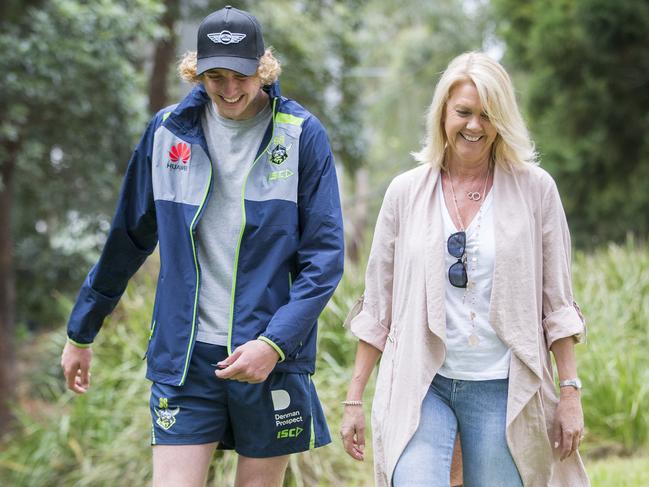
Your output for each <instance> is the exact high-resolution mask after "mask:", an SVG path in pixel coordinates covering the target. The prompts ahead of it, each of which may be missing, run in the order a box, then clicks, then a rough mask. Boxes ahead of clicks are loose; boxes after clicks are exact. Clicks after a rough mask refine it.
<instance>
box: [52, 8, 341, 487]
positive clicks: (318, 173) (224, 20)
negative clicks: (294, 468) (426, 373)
mask: <svg viewBox="0 0 649 487" xmlns="http://www.w3.org/2000/svg"><path fill="white" fill-rule="evenodd" d="M279 73H280V66H279V63H278V61H277V60H276V59H275V58H274V57H273V55H272V53H271V52H270V50H267V49H266V48H265V46H264V39H263V36H262V31H261V26H260V25H259V23H258V22H257V20H256V19H255V17H254V16H252V15H251V14H250V13H248V12H245V11H243V10H238V9H236V8H232V7H225V8H223V9H221V10H218V11H216V12H213V13H212V14H210V15H208V16H207V17H206V18H205V19H203V21H202V22H201V24H200V26H199V28H198V35H197V52H196V53H190V54H188V55H186V56H185V58H184V59H183V61H182V62H181V65H180V74H181V76H182V77H183V78H184V79H186V80H188V81H191V82H194V83H196V86H195V87H194V89H193V90H192V92H191V93H190V94H189V95H187V97H185V99H184V100H182V101H181V102H180V103H179V104H178V105H174V106H170V107H167V108H166V109H163V110H161V111H160V112H159V113H158V114H157V115H156V116H155V117H154V118H153V120H152V121H151V123H150V124H149V127H148V128H147V130H146V132H145V133H144V135H143V136H142V140H141V142H140V144H139V145H138V147H137V148H136V150H135V152H134V154H133V157H132V159H131V161H130V163H129V166H128V170H127V174H126V177H125V181H124V186H123V189H122V193H121V196H120V200H119V204H118V207H117V211H116V215H115V219H114V221H113V225H112V227H111V230H110V232H109V235H108V239H107V242H106V245H105V247H104V249H103V252H102V255H101V258H100V259H99V262H98V263H97V265H96V266H95V267H94V268H93V269H92V270H91V271H90V273H89V275H88V278H87V279H86V281H85V283H84V285H83V287H82V288H81V291H80V293H79V297H78V299H77V302H76V303H75V306H74V309H73V310H72V315H71V317H70V321H69V323H68V337H69V340H68V343H67V344H66V345H65V348H64V350H63V357H62V360H61V365H62V367H63V372H64V375H65V377H66V380H67V384H68V387H69V388H70V389H71V390H73V391H74V392H76V393H79V394H82V393H85V392H86V391H87V390H88V387H89V386H90V374H89V369H90V362H91V357H92V351H91V348H90V347H91V344H92V342H93V340H94V338H95V336H96V335H97V333H98V332H99V328H100V327H101V325H102V322H103V320H104V318H105V316H106V315H107V314H108V313H110V311H111V310H112V309H113V308H114V306H115V305H116V304H117V302H118V301H119V298H120V296H121V294H122V292H123V291H124V289H125V287H126V283H127V281H128V279H129V278H130V276H132V275H133V274H134V273H135V271H136V270H137V268H138V267H139V266H140V265H141V264H142V262H144V260H145V259H146V257H147V256H148V255H149V254H150V253H151V252H152V251H153V250H154V248H155V247H156V245H158V246H159V249H160V276H159V280H158V287H157V292H156V300H155V305H154V308H153V317H152V320H151V332H150V335H149V336H150V338H149V345H148V350H147V378H148V379H149V380H151V382H152V385H151V399H150V410H151V418H152V421H151V428H150V430H149V431H145V432H143V435H147V436H148V435H150V436H151V443H152V445H153V485H154V487H163V486H174V487H181V486H182V487H199V486H203V485H204V484H205V478H206V476H207V471H208V467H209V465H210V461H211V458H212V454H213V453H214V450H215V448H216V447H217V445H218V446H219V447H220V448H227V449H235V450H236V451H237V453H238V454H239V456H238V466H237V473H236V479H235V483H234V485H237V486H241V487H243V486H245V487H254V486H263V487H267V486H268V487H272V486H275V487H279V486H280V485H282V479H283V476H284V472H285V470H286V466H287V464H288V458H289V455H290V454H291V453H295V452H301V451H306V450H309V449H311V448H316V447H319V446H322V445H326V444H327V443H329V442H330V437H329V431H328V429H327V424H326V421H325V418H324V414H323V412H322V408H321V406H320V402H319V400H318V396H317V393H316V390H315V386H314V385H313V381H312V378H311V375H312V374H313V373H314V368H315V352H316V334H317V318H318V315H319V314H320V312H321V311H322V309H323V308H324V306H325V304H326V303H327V301H328V299H329V297H330V296H331V294H332V293H333V291H334V289H335V288H336V285H337V284H338V281H339V280H340V277H341V275H342V264H343V231H342V216H341V211H340V204H339V198H338V185H337V180H336V174H335V169H334V163H333V158H332V154H331V149H330V147H329V142H328V140H327V135H326V132H325V130H324V128H323V127H322V125H321V124H320V122H319V121H318V120H317V119H316V118H315V117H314V116H313V115H311V114H310V113H309V112H308V111H307V110H306V109H304V108H303V107H302V106H301V105H299V104H298V103H297V102H295V101H294V100H290V99H288V98H285V97H283V96H281V95H280V93H279V84H278V83H277V77H278V76H279Z"/></svg>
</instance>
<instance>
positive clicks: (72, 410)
mask: <svg viewBox="0 0 649 487" xmlns="http://www.w3.org/2000/svg"><path fill="white" fill-rule="evenodd" d="M230 3H231V4H233V5H234V6H237V7H240V8H244V9H248V10H250V11H252V12H253V13H254V14H255V15H256V16H257V17H258V18H259V20H260V21H261V24H262V25H263V26H264V32H265V37H266V42H267V44H270V45H272V46H273V47H274V48H275V52H276V55H277V57H278V58H279V59H280V60H281V61H282V63H283V66H284V72H283V74H282V77H281V83H282V92H283V94H285V95H286V96H289V97H292V98H295V99H297V100H299V101H300V102H301V103H303V104H304V105H305V106H306V107H307V108H309V109H310V110H311V111H312V112H314V113H315V114H316V115H317V116H318V117H319V118H320V119H321V120H322V121H323V122H324V124H325V126H326V127H327V129H328V131H329V136H330V139H331V142H332V145H333V147H334V151H335V154H336V160H337V164H338V166H339V167H338V169H339V175H340V179H341V185H342V193H343V204H344V211H345V219H346V231H347V241H348V245H347V248H348V263H347V270H346V273H345V277H344V279H343V282H342V283H341V285H340V287H339V289H338V290H337V292H336V295H335V296H334V298H333V299H332V301H331V302H330V304H329V306H328V308H327V309H326V311H325V313H324V314H323V316H322V319H321V323H320V342H319V350H320V356H319V363H318V373H317V374H316V376H315V382H316V384H317V386H318V389H319V392H320V394H321V396H322V398H323V402H324V405H325V408H326V411H325V412H326V413H327V417H328V418H329V419H330V426H331V429H332V431H334V432H335V431H337V429H338V421H339V417H340V408H339V401H340V399H341V398H342V397H343V395H344V393H345V392H344V391H345V388H346V382H347V380H348V379H349V376H350V373H351V371H350V366H351V362H352V360H353V350H354V345H355V344H354V343H353V341H352V340H351V339H350V338H349V336H348V335H346V333H345V331H344V329H343V328H342V326H341V323H342V321H343V319H344V316H345V315H346V313H347V311H348V309H349V308H350V307H351V305H352V303H353V302H354V301H355V299H356V298H357V297H358V295H359V294H360V293H361V292H362V287H363V284H362V276H363V269H364V259H365V256H366V254H367V249H368V246H369V240H370V239H371V235H372V227H373V223H374V219H375V215H376V211H377V208H378V205H379V204H380V201H381V199H382V195H383V192H384V190H385V187H386V186H387V184H388V182H389V181H390V179H391V178H392V177H394V176H395V175H396V174H397V173H399V172H401V171H403V170H405V169H408V168H410V167H413V166H414V163H413V161H412V159H411V158H410V156H409V155H408V154H409V152H410V151H412V150H416V149H417V148H418V147H419V144H420V140H421V138H422V136H423V120H424V112H425V109H426V107H427V105H428V103H429V102H430V98H431V96H432V90H433V88H434V86H435V83H436V81H437V79H438V76H439V74H440V72H441V71H442V70H443V68H444V67H445V66H446V64H447V63H448V61H449V60H450V59H451V58H453V57H454V56H456V55H457V54H459V53H461V52H463V51H466V50H473V49H479V50H486V51H487V52H489V53H490V54H491V55H492V56H494V57H496V58H498V59H500V60H501V62H502V63H503V64H504V65H505V67H506V68H507V69H508V71H509V72H510V73H511V74H512V76H513V78H514V81H515V85H516V88H517V90H518V93H517V94H518V97H519V101H520V103H521V107H522V109H523V111H524V113H525V115H526V119H527V121H528V124H529V126H530V128H531V131H532V134H533V136H534V139H535V141H536V143H537V146H538V149H539V152H540V153H541V157H542V166H543V167H545V168H546V169H547V170H548V171H550V173H551V174H552V175H553V176H554V177H555V179H556V180H557V183H558V185H559V189H560V192H561V194H562V198H563V201H564V205H565V208H566V212H567V215H568V220H569V224H570V227H571V230H572V234H573V241H574V244H575V246H576V247H577V251H576V252H575V256H574V257H575V258H574V260H575V263H574V280H575V287H576V296H577V298H578V301H579V302H580V304H581V306H582V309H583V311H584V314H585V315H586V317H587V320H588V323H589V334H588V344H587V346H582V347H579V355H580V368H581V375H582V376H583V380H584V384H585V387H584V393H583V397H584V407H585V414H586V422H587V426H588V433H587V437H586V441H585V443H584V446H583V451H584V454H585V458H586V462H587V466H588V468H589V472H590V473H591V475H592V480H593V484H594V485H600V486H608V485H611V486H624V485H629V486H630V485H634V486H637V485H649V456H648V455H649V452H648V446H649V417H648V414H647V411H648V410H649V399H648V394H649V385H648V384H649V358H648V355H647V353H646V350H647V346H648V345H649V249H648V247H647V244H646V237H647V233H648V231H649V219H648V218H647V215H648V214H649V192H648V191H647V181H648V180H649V178H648V176H649V138H648V137H646V135H645V134H646V133H647V132H649V96H647V89H648V88H649V43H648V42H647V39H646V36H647V32H649V3H647V2H638V1H636V0H617V1H613V0H529V1H526V2H520V1H517V0H491V1H489V0H438V1H435V2H431V1H428V0H407V1H401V2H396V1H393V0H371V1H360V0H347V1H337V0H311V1H306V0H302V1H299V0H273V1H265V2H255V1H252V0H249V1H235V0H233V1H232V2H230ZM223 5H224V3H223V2H216V1H210V0H94V1H83V0H22V1H18V0H6V1H4V2H2V4H0V107H2V108H1V109H0V145H1V147H2V151H0V333H2V340H0V430H3V431H4V432H5V433H4V436H3V437H2V442H1V443H0V484H1V485H11V486H14V485H15V486H41V485H42V486H48V485H52V486H53V485H57V486H62V485H65V486H67V485H93V486H94V485H143V484H145V483H146V482H147V481H148V480H147V479H149V478H150V460H149V456H150V449H149V447H148V440H149V438H148V431H149V421H150V418H149V417H148V410H147V408H146V404H147V400H148V392H147V389H148V383H147V382H146V380H144V378H143V377H144V362H142V361H141V360H140V359H141V356H142V354H143V351H144V349H145V343H146V338H147V333H148V322H149V318H150V317H149V314H150V310H151V302H152V295H153V290H154V285H155V277H156V273H157V262H156V260H155V258H152V259H150V260H149V262H147V264H146V265H145V266H144V267H143V269H142V270H141V271H140V272H139V273H138V275H137V277H136V278H135V279H134V281H133V282H132V283H131V285H130V286H129V288H128V290H127V293H126V294H125V296H124V298H123V299H122V302H121V304H120V306H119V307H118V309H117V310H116V311H115V313H113V315H112V317H111V318H110V319H109V320H108V321H107V323H106V324H105V330H104V331H103V332H102V333H101V334H100V336H99V338H98V340H97V342H96V346H95V347H94V348H95V353H96V355H95V357H96V358H95V363H94V372H95V373H94V376H93V380H94V384H93V390H92V392H91V393H90V394H88V395H86V396H84V397H73V396H72V394H71V393H68V392H65V390H64V387H63V381H62V379H61V374H60V371H59V366H58V355H59V353H60V349H61V347H62V344H63V343H64V340H65V332H64V325H65V319H66V315H67V313H68V312H69V309H70V306H71V303H72V300H73V299H74V296H75V294H76V291H77V290H78V288H79V286H80V283H81V281H82V280H83V278H84V276H85V274H86V272H87V271H88V268H89V267H90V265H92V263H93V262H94V260H95V259H96V258H97V256H98V252H99V250H100V249H101V246H102V244H103V241H104V238H105V232H106V230H107V229H108V226H109V224H110V219H111V217H112V211H113V206H114V203H115V200H116V198H117V193H118V191H119V186H120V183H121V174H122V173H123V171H124V169H125V166H126V162H127V161H128V158H129V154H130V151H131V150H132V148H133V147H134V144H135V142H136V140H137V138H138V137H139V134H140V133H141V132H142V131H143V129H144V127H145V124H146V122H147V120H148V119H149V117H150V115H151V114H152V113H154V112H155V111H157V110H158V109H159V108H161V107H163V106H165V105H168V104H171V103H174V102H176V101H177V100H178V99H179V98H180V97H182V95H183V94H184V93H186V92H187V91H188V90H189V86H188V85H183V84H181V83H180V82H179V81H178V80H177V77H176V75H175V71H174V69H175V63H176V61H177V59H178V57H179V55H180V54H182V52H184V51H185V50H187V49H193V48H194V46H193V44H194V42H195V40H194V35H195V28H196V26H197V24H198V22H199V21H200V19H201V18H203V17H204V16H205V15H206V14H207V13H209V12H211V11H213V10H215V9H217V8H220V7H222V6H223ZM370 393H371V391H368V393H367V396H366V399H369V398H370ZM368 402H369V401H368ZM11 417H13V420H12V419H11ZM233 465H234V458H233V456H232V455H229V454H228V453H226V454H224V455H221V456H220V457H219V458H217V459H215V462H214V464H213V468H212V469H211V471H210V485H214V486H217V485H218V486H222V485H229V482H230V480H231V478H232V468H233ZM287 484H288V485H296V486H312V485H345V486H347V485H359V486H360V485H371V484H372V481H371V462H369V461H368V462H366V463H365V464H357V463H355V462H353V461H352V460H351V459H349V458H348V457H346V455H344V454H343V453H342V449H341V448H340V446H339V445H337V444H336V440H334V445H332V446H329V447H327V448H322V449H318V450H316V451H314V452H311V453H308V454H304V455H299V456H295V458H293V459H292V461H291V468H290V472H289V478H288V480H287Z"/></svg>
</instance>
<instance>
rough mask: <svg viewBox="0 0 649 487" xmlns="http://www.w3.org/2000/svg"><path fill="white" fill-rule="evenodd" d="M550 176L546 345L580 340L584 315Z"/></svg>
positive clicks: (545, 241)
mask: <svg viewBox="0 0 649 487" xmlns="http://www.w3.org/2000/svg"><path fill="white" fill-rule="evenodd" d="M548 179H550V183H549V184H548V185H547V187H546V189H545V192H544V195H543V215H542V218H543V322H542V325H543V331H544V333H545V341H546V344H547V347H548V349H549V348H550V347H551V346H552V344H553V343H554V342H555V341H556V340H558V339H560V338H566V337H569V336H573V337H575V339H576V341H577V342H582V341H584V339H585V336H586V328H585V321H584V317H583V316H582V314H581V311H580V310H579V306H577V303H576V302H575V301H574V297H573V292H572V274H571V270H570V262H571V260H570V259H571V251H570V233H569V231H568V223H567V221H566V215H565V212H564V210H563V206H562V204H561V199H560V197H559V191H558V190H557V186H556V184H555V182H554V181H553V180H552V179H551V178H549V176H548Z"/></svg>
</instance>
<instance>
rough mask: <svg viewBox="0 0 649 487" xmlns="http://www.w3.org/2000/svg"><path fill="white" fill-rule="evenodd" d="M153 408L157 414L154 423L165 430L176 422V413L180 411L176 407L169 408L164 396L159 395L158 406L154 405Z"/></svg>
mask: <svg viewBox="0 0 649 487" xmlns="http://www.w3.org/2000/svg"><path fill="white" fill-rule="evenodd" d="M153 409H154V410H155V414H156V416H158V419H156V423H157V424H158V426H160V427H161V428H162V429H165V430H168V429H169V428H171V427H172V426H173V425H174V424H175V423H176V414H178V413H179V412H180V408H178V407H177V408H174V409H169V405H168V403H167V398H166V397H161V398H160V402H159V406H158V407H157V408H156V407H154V408H153Z"/></svg>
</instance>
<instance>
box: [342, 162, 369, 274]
mask: <svg viewBox="0 0 649 487" xmlns="http://www.w3.org/2000/svg"><path fill="white" fill-rule="evenodd" d="M353 184H354V197H353V199H354V204H353V206H352V208H351V218H350V220H351V230H350V232H349V234H348V235H349V237H348V242H347V256H348V257H349V260H350V261H351V262H353V263H358V261H359V260H360V256H361V252H362V251H363V245H364V243H365V242H364V240H365V231H366V229H367V213H368V211H367V210H368V208H367V198H368V197H369V188H370V184H369V172H368V170H367V168H365V167H361V168H359V169H357V170H356V172H355V173H354V181H353Z"/></svg>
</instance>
